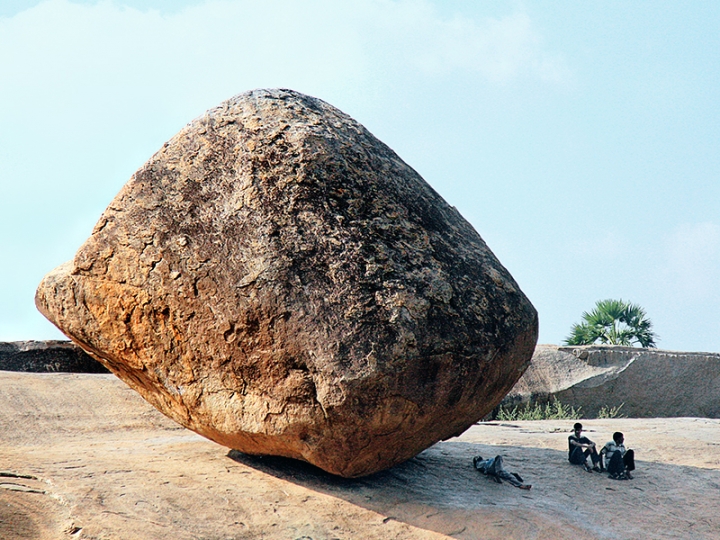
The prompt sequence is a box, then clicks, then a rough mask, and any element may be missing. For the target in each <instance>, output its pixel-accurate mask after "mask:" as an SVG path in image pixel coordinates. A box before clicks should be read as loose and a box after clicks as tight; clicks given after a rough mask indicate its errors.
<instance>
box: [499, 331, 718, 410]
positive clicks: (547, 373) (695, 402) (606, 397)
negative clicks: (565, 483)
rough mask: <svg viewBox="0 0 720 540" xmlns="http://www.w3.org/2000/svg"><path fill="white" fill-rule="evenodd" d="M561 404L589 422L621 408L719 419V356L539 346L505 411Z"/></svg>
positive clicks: (601, 347) (625, 348) (622, 348)
mask: <svg viewBox="0 0 720 540" xmlns="http://www.w3.org/2000/svg"><path fill="white" fill-rule="evenodd" d="M551 399H557V400H559V401H560V402H561V403H563V404H567V405H572V406H574V407H582V412H583V414H584V415H586V416H588V417H594V416H596V415H597V413H598V412H599V410H600V409H601V408H602V407H608V408H612V407H620V406H621V405H622V411H621V412H622V414H624V415H626V416H629V417H634V418H647V417H674V416H699V417H706V418H720V354H717V353H715V354H713V353H689V352H674V351H662V350H657V349H641V348H635V347H613V346H607V345H591V346H582V347H580V346H568V347H558V346H556V345H538V346H537V348H536V349H535V353H534V355H533V358H532V362H531V364H530V367H529V368H528V369H527V371H526V372H525V374H524V375H523V376H522V377H521V378H520V380H519V381H518V382H517V384H516V385H515V386H514V387H513V389H512V390H511V391H510V393H509V394H508V395H507V397H506V398H505V399H504V400H503V403H502V405H503V406H513V405H515V404H519V403H526V404H527V403H540V404H543V403H546V402H547V401H548V400H551Z"/></svg>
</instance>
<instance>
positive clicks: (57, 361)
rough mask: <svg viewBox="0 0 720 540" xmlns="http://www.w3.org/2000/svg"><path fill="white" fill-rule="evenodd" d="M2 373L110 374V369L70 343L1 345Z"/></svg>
mask: <svg viewBox="0 0 720 540" xmlns="http://www.w3.org/2000/svg"><path fill="white" fill-rule="evenodd" d="M0 370H3V371H32V372H68V373H107V369H105V367H104V366H103V365H102V364H100V363H99V362H98V361H97V360H95V359H94V358H92V357H91V356H89V355H88V354H87V353H86V352H85V351H83V350H82V349H81V348H80V347H78V346H77V345H75V344H74V343H73V342H71V341H58V340H50V341H11V342H0Z"/></svg>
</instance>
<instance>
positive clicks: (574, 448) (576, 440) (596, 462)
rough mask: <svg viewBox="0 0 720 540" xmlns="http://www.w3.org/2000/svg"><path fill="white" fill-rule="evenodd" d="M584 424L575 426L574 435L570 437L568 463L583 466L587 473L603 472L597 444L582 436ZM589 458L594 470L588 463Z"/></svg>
mask: <svg viewBox="0 0 720 540" xmlns="http://www.w3.org/2000/svg"><path fill="white" fill-rule="evenodd" d="M582 429H583V427H582V424H581V423H580V422H578V423H576V424H575V425H574V426H573V434H572V435H570V436H569V437H568V461H569V462H570V463H572V464H574V465H582V466H583V468H584V469H585V470H586V471H587V472H590V471H596V472H602V461H601V460H600V454H598V451H597V448H595V443H594V442H592V441H591V440H590V439H588V438H587V437H583V436H582ZM588 456H589V457H590V459H591V460H592V468H591V467H590V465H589V464H588V462H587V458H588Z"/></svg>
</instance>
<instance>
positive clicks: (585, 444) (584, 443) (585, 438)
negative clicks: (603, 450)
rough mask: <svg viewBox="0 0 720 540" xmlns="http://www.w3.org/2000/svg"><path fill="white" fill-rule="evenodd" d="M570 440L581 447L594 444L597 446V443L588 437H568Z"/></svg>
mask: <svg viewBox="0 0 720 540" xmlns="http://www.w3.org/2000/svg"><path fill="white" fill-rule="evenodd" d="M568 440H569V441H570V444H572V445H573V446H579V447H580V448H592V447H593V446H595V443H594V442H592V441H591V440H590V439H588V438H587V437H583V438H582V439H580V440H578V439H573V438H571V439H568ZM580 441H584V442H580Z"/></svg>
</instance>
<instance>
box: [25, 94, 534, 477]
mask: <svg viewBox="0 0 720 540" xmlns="http://www.w3.org/2000/svg"><path fill="white" fill-rule="evenodd" d="M36 303H37V306H38V308H39V309H40V311H41V312H42V313H43V314H44V315H45V316H46V317H48V318H49V319H50V320H51V321H52V322H53V323H55V324H56V325H57V326H58V327H59V328H60V329H61V330H62V331H63V332H64V333H65V334H66V335H68V336H69V337H70V338H71V339H73V340H74V341H75V342H76V343H78V344H80V345H81V346H82V347H83V348H85V349H86V350H87V351H89V352H90V353H91V354H93V355H94V356H95V357H97V358H98V359H99V360H100V361H102V362H103V363H104V364H105V365H106V366H107V367H108V368H109V369H110V370H111V371H112V372H113V373H115V374H116V375H117V376H119V377H120V378H121V379H123V380H124V381H125V382H126V383H127V384H128V385H130V386H131V387H132V388H134V389H135V390H137V391H138V392H139V393H140V394H141V395H142V396H143V397H144V398H145V399H146V400H148V401H149V402H150V403H151V404H153V405H154V406H155V407H157V408H158V409H159V410H161V411H162V412H164V413H165V414H167V415H168V416H170V417H171V418H173V419H175V420H176V421H178V422H179V423H181V424H182V425H184V426H186V427H188V428H190V429H192V430H194V431H196V432H198V433H200V434H202V435H204V436H206V437H208V438H210V439H212V440H214V441H216V442H218V443H220V444H223V445H225V446H228V447H231V448H235V449H238V450H240V451H242V452H245V453H250V454H275V455H281V456H286V457H293V458H299V459H303V460H306V461H308V462H310V463H313V464H315V465H317V466H319V467H321V468H323V469H325V470H327V471H330V472H332V473H335V474H339V475H342V476H348V477H352V476H359V475H364V474H369V473H372V472H374V471H377V470H380V469H384V468H386V467H389V466H391V465H393V464H395V463H399V462H402V461H404V460H406V459H408V458H410V457H412V456H414V455H415V454H417V453H418V452H420V451H421V450H423V449H424V448H427V447H428V446H430V445H432V444H433V443H435V442H436V441H438V440H441V439H445V438H447V437H450V436H452V435H454V434H457V433H461V432H462V431H464V430H465V429H467V428H468V427H469V426H470V425H472V424H473V423H474V422H475V421H476V420H478V419H479V418H481V417H483V416H484V415H485V414H486V413H487V412H489V411H490V410H492V408H493V407H494V406H495V405H497V403H499V402H500V400H501V399H502V398H503V396H504V395H505V394H506V393H507V391H508V390H510V388H512V386H513V384H514V383H515V382H516V381H517V379H518V378H519V377H520V375H521V374H522V373H523V371H524V370H525V368H526V366H527V364H528V362H529V361H530V357H531V355H532V351H533V349H534V346H535V342H536V339H537V314H536V312H535V309H534V308H533V307H532V305H531V304H530V302H529V301H528V300H527V298H526V297H525V296H524V295H523V293H522V292H521V291H520V289H519V288H518V286H517V284H516V283H515V281H514V280H513V279H512V277H511V276H510V275H509V273H508V272H507V270H506V269H505V268H504V267H503V266H502V265H501V264H500V263H499V262H498V261H497V259H496V258H495V257H494V255H493V254H492V252H491V251H490V250H489V249H488V247H487V246H486V245H485V243H484V242H483V240H482V239H481V238H480V236H479V235H478V234H477V233H476V232H475V230H474V229H473V228H472V227H471V226H470V225H469V224H468V223H467V222H466V221H465V220H464V219H463V218H462V217H461V216H460V214H459V213H458V212H457V211H456V210H455V209H454V208H453V207H450V206H449V205H448V204H447V203H446V202H445V201H444V200H443V199H442V198H441V197H440V196H439V195H438V194H437V193H436V192H435V191H433V189H432V188H431V187H430V186H429V185H428V184H427V183H425V182H424V180H423V179H422V178H421V177H420V176H419V175H418V174H417V173H416V172H415V171H414V170H413V169H411V168H410V167H409V166H408V165H406V164H405V163H404V162H403V161H402V160H401V159H400V158H399V157H398V156H397V155H396V154H395V153H393V152H392V150H390V149H389V148H388V147H387V146H385V145H384V144H383V143H381V142H380V141H378V140H377V139H376V138H374V137H373V136H372V135H371V134H370V133H369V132H368V131H367V130H365V128H363V127H362V126H361V125H359V124H358V123H356V122H355V121H353V120H352V119H351V118H350V117H348V116H347V115H345V114H344V113H342V112H341V111H339V110H337V109H335V108H333V107H332V106H330V105H328V104H326V103H324V102H323V101H320V100H318V99H314V98H311V97H308V96H304V95H302V94H298V93H295V92H292V91H287V90H259V91H253V92H249V93H246V94H241V95H239V96H236V97H235V98H233V99H231V100H229V101H227V102H225V103H223V104H221V105H220V106H219V107H217V108H215V109H212V110H210V111H209V112H208V113H206V114H205V115H204V116H202V117H201V118H198V119H196V120H195V121H193V122H192V123H190V124H189V125H188V126H187V127H186V128H185V129H183V130H182V131H181V132H180V133H178V134H177V135H176V136H175V137H174V138H173V139H172V140H170V141H169V142H168V143H166V144H165V146H164V147H163V148H162V149H161V150H160V151H159V152H158V153H157V154H156V155H155V156H153V157H152V158H151V159H150V161H149V162H148V163H146V164H145V165H144V166H143V167H142V168H141V169H140V170H139V171H138V172H137V173H135V175H134V176H133V177H132V178H131V180H130V181H129V182H128V183H127V184H126V185H125V186H124V188H123V189H122V190H121V192H120V193H119V194H118V196H117V197H116V198H115V200H114V201H113V202H112V203H111V204H110V206H109V207H108V208H107V210H106V211H105V213H104V214H103V216H102V217H101V219H100V221H99V222H98V224H97V226H96V227H95V229H94V231H93V234H92V236H91V237H90V238H89V239H88V240H87V242H86V243H85V244H84V245H83V246H82V247H81V248H80V250H79V251H78V253H77V255H76V257H75V259H74V261H72V262H69V263H66V264H65V265H63V266H61V267H59V268H57V269H56V270H54V271H53V272H52V273H50V274H48V275H47V276H46V277H45V278H44V280H43V282H42V283H41V284H40V286H39V288H38V291H37V296H36Z"/></svg>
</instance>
